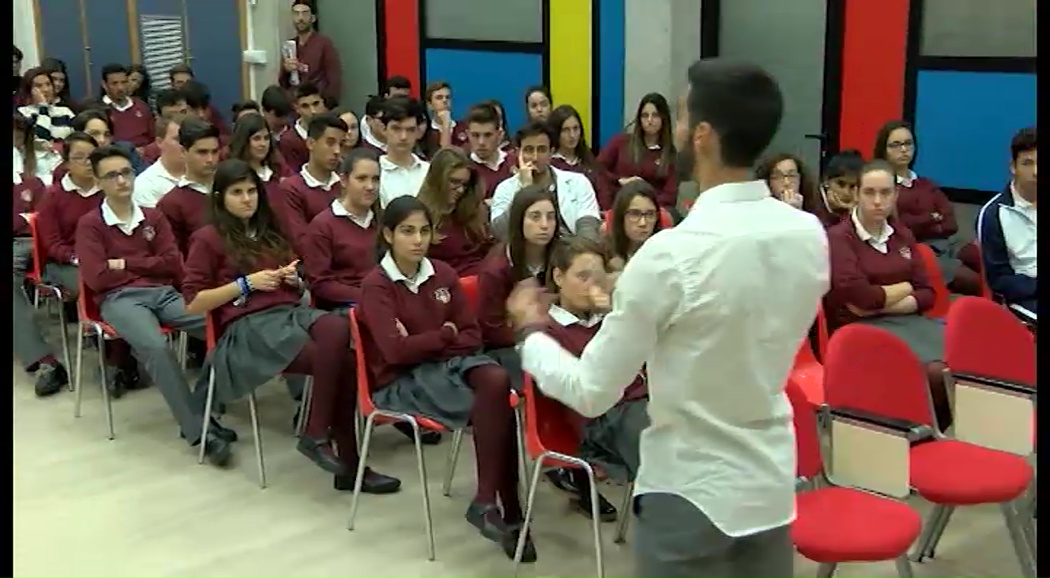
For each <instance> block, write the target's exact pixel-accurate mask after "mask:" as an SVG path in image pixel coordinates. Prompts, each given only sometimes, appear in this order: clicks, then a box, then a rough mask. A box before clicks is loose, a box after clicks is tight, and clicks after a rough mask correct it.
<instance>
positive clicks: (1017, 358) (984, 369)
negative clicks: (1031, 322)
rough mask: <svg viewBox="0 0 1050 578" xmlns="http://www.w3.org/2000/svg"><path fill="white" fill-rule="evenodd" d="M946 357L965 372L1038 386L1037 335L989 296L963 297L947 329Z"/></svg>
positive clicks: (953, 367)
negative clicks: (985, 297)
mask: <svg viewBox="0 0 1050 578" xmlns="http://www.w3.org/2000/svg"><path fill="white" fill-rule="evenodd" d="M944 361H945V363H947V364H948V368H949V369H950V370H951V371H953V372H956V373H966V374H971V375H978V376H983V377H990V378H993V379H1001V380H1004V381H1010V382H1015V383H1019V384H1023V385H1028V386H1031V387H1035V385H1036V370H1035V368H1036V346H1035V337H1033V336H1032V333H1031V332H1030V331H1028V328H1027V327H1025V325H1024V324H1023V323H1021V322H1020V321H1019V320H1018V319H1017V318H1016V317H1015V316H1014V315H1013V314H1012V313H1010V312H1009V311H1008V310H1006V309H1004V308H1003V307H1002V306H1000V305H997V304H996V303H994V302H993V301H990V300H988V299H982V298H980V297H960V298H959V299H957V300H956V301H955V303H953V304H952V308H951V310H950V311H949V312H948V319H947V322H946V325H945V329H944Z"/></svg>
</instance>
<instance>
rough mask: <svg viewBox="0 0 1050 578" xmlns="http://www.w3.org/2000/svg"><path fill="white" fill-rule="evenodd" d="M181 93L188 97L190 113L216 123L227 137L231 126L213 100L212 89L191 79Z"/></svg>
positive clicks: (184, 85) (223, 135)
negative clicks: (227, 123) (227, 124)
mask: <svg viewBox="0 0 1050 578" xmlns="http://www.w3.org/2000/svg"><path fill="white" fill-rule="evenodd" d="M179 93H180V94H182V95H183V96H184V97H185V98H186V109H187V111H188V113H189V114H192V115H194V116H196V117H197V118H199V119H201V120H203V121H205V122H209V123H211V124H213V125H215V127H216V128H218V129H219V134H221V135H222V137H223V138H224V139H225V138H226V137H227V136H229V134H230V132H229V128H228V127H227V126H226V121H225V120H223V118H222V113H221V112H219V109H217V108H215V105H213V104H212V102H211V90H210V89H209V88H208V87H207V86H206V85H205V84H204V83H203V82H200V81H198V80H193V79H190V80H189V81H188V82H186V83H185V84H183V85H182V86H181V87H180V88H179Z"/></svg>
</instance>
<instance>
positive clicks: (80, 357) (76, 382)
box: [69, 322, 84, 417]
mask: <svg viewBox="0 0 1050 578" xmlns="http://www.w3.org/2000/svg"><path fill="white" fill-rule="evenodd" d="M83 363H84V328H83V327H81V325H80V323H79V322H77V361H76V365H74V366H73V375H71V376H70V378H69V381H71V382H73V392H74V394H75V395H74V396H73V417H80V406H81V402H82V401H83V398H84V384H83V383H81V376H82V375H83Z"/></svg>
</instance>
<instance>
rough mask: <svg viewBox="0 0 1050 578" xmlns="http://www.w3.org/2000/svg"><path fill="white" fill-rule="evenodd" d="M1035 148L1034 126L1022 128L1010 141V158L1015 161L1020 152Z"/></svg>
mask: <svg viewBox="0 0 1050 578" xmlns="http://www.w3.org/2000/svg"><path fill="white" fill-rule="evenodd" d="M1034 150H1035V127H1034V126H1030V127H1028V128H1022V129H1021V130H1019V131H1017V134H1015V135H1014V138H1013V140H1011V141H1010V160H1012V161H1014V162H1017V157H1019V156H1020V155H1021V153H1026V152H1029V151H1034Z"/></svg>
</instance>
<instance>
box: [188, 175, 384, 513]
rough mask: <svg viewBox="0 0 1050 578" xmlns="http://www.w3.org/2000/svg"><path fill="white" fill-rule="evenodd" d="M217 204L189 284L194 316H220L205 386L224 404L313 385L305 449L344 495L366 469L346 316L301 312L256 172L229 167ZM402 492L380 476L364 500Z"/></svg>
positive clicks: (289, 257) (287, 254)
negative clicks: (278, 385)
mask: <svg viewBox="0 0 1050 578" xmlns="http://www.w3.org/2000/svg"><path fill="white" fill-rule="evenodd" d="M210 199H211V201H210V208H211V212H212V214H213V215H214V221H213V223H212V224H210V225H208V226H207V227H205V228H203V229H201V230H200V231H198V232H197V233H196V234H195V235H194V236H193V243H192V245H191V248H190V254H189V257H188V258H187V259H186V265H185V273H184V278H183V282H182V291H183V296H184V297H185V299H186V302H187V306H186V310H187V311H188V312H189V313H191V314H198V315H199V314H208V315H213V316H214V320H215V323H216V324H217V330H218V331H219V333H220V336H219V338H218V342H217V343H216V345H215V348H214V349H213V350H212V351H211V352H210V354H209V357H208V362H207V365H208V366H207V367H205V369H204V372H203V373H202V376H203V377H202V378H203V379H204V380H207V379H208V373H209V371H214V372H215V393H216V396H217V397H216V399H217V400H218V401H219V403H222V402H224V401H227V400H234V399H238V398H240V397H243V396H245V395H248V394H249V393H251V392H253V391H254V390H255V389H256V388H257V387H259V386H260V385H262V384H264V383H267V382H269V381H270V380H271V379H273V378H274V377H276V376H277V375H280V374H282V373H290V374H310V375H312V376H313V378H314V381H313V395H312V396H311V399H310V409H309V412H308V416H309V417H308V418H307V423H306V428H305V430H304V433H303V436H302V437H300V438H299V443H298V446H297V447H298V450H299V451H300V452H301V453H302V454H303V455H305V456H307V457H308V458H310V460H312V461H313V462H314V463H315V464H317V465H318V466H319V467H321V468H322V469H324V470H325V471H327V472H331V473H332V474H334V475H335V487H336V489H338V490H350V489H352V488H353V482H354V479H353V477H352V476H351V475H350V474H352V473H353V472H354V471H355V469H356V468H357V462H358V454H357V436H356V434H355V432H354V414H355V412H356V400H357V386H356V366H355V364H354V354H353V352H352V351H351V346H352V344H351V342H350V326H349V325H348V324H347V322H346V318H345V317H343V316H339V315H333V314H326V313H325V312H323V311H319V310H317V309H313V308H311V307H307V306H304V305H303V304H302V302H301V299H302V283H301V281H300V279H299V277H298V274H297V273H296V263H297V260H296V258H295V254H294V253H293V252H292V246H291V243H290V242H289V240H288V238H287V237H285V236H284V235H283V234H282V233H281V229H280V227H278V226H277V220H276V218H275V216H274V214H273V212H272V210H271V209H270V205H269V203H268V201H267V198H266V188H265V187H264V186H263V183H262V180H260V179H259V175H258V174H256V172H255V171H254V170H252V168H251V167H250V166H248V163H246V162H244V161H241V160H236V159H233V160H228V161H223V162H222V164H220V165H219V168H218V170H217V171H216V174H215V194H213V195H211V196H210ZM201 385H202V384H198V387H201ZM330 433H331V436H332V439H334V441H335V443H336V444H337V445H338V446H339V451H338V454H337V453H336V450H335V448H334V447H333V445H332V441H331V440H330V438H329V435H330ZM400 486H401V482H400V481H398V480H396V479H394V478H390V477H387V476H383V475H381V474H378V473H375V472H371V471H369V472H368V473H367V474H366V476H365V481H364V491H366V492H371V493H391V492H396V491H397V490H398V488H400Z"/></svg>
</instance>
